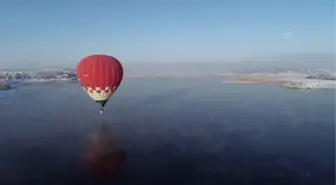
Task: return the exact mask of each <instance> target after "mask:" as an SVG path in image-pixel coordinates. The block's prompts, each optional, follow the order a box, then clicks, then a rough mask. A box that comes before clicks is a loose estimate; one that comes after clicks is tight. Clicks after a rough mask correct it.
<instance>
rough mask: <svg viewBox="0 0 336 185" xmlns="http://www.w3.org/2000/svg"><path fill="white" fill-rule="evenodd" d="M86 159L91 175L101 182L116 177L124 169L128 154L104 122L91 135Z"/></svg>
mask: <svg viewBox="0 0 336 185" xmlns="http://www.w3.org/2000/svg"><path fill="white" fill-rule="evenodd" d="M85 159H86V161H85V162H86V163H87V165H88V169H89V173H90V175H92V176H93V177H94V178H97V179H99V180H105V179H109V178H113V177H116V176H117V175H118V174H119V172H120V170H121V169H122V167H123V165H124V163H125V160H126V153H125V151H124V150H123V149H122V147H121V146H120V144H119V143H118V142H117V138H115V137H114V136H113V132H112V130H111V129H110V128H109V127H108V126H107V124H106V123H105V122H104V121H102V123H101V128H100V129H99V130H98V131H97V132H94V133H92V134H91V135H90V138H89V143H88V147H87V151H86V153H85Z"/></svg>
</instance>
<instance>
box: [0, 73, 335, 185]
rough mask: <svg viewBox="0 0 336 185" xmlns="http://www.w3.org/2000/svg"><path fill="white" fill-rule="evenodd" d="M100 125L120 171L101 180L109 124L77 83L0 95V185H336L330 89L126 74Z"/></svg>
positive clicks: (30, 87)
mask: <svg viewBox="0 0 336 185" xmlns="http://www.w3.org/2000/svg"><path fill="white" fill-rule="evenodd" d="M104 120H105V121H104V125H105V126H106V127H107V128H108V129H107V130H109V132H108V134H107V132H106V133H105V135H104V138H105V137H109V138H112V139H111V140H112V141H111V143H110V144H109V146H110V148H111V151H112V153H113V155H111V156H110V158H112V159H113V160H112V161H113V162H111V163H109V164H111V165H114V166H118V167H115V168H113V170H112V171H113V175H110V176H108V177H105V178H104V179H97V178H95V177H94V174H95V172H96V171H95V172H93V171H92V169H91V168H87V167H86V166H85V164H86V163H88V162H86V160H87V158H86V156H88V155H90V156H91V154H88V153H87V150H88V149H87V148H88V147H87V146H88V145H90V146H91V145H92V146H93V147H91V148H99V147H98V146H96V145H94V144H92V142H94V141H93V139H92V138H91V136H92V134H95V133H98V135H99V136H100V135H103V134H99V133H100V132H99V130H100V129H101V127H102V123H103V122H102V120H101V118H100V116H99V105H98V104H95V103H94V101H92V100H91V99H90V98H89V97H88V96H87V95H86V94H85V92H84V91H83V90H82V88H80V87H79V85H78V84H44V85H42V84H40V85H30V86H22V87H21V88H20V90H19V91H2V92H0V123H1V129H0V144H1V151H0V172H1V173H0V184H25V185H29V184H36V185H42V184H50V185H53V184H63V185H68V184H83V185H85V184H111V183H112V182H113V183H114V184H133V185H136V184H146V185H150V184H161V185H164V184H170V185H171V184H175V185H179V184H194V185H196V184H207V185H211V184H237V185H239V184H244V185H245V184H259V185H264V184H265V185H269V184H272V185H277V184H281V185H282V184H283V185H292V184H293V185H294V184H295V185H301V184H302V185H309V184H314V185H315V184H323V185H329V184H330V185H333V184H335V178H334V177H335V166H334V164H335V91H334V90H329V89H328V90H323V89H321V90H314V91H311V92H299V91H287V90H286V89H284V88H280V87H267V86H254V85H243V84H222V83H221V80H220V79H216V78H159V79H151V78H148V79H146V78H144V79H136V78H126V79H125V81H124V82H123V84H122V85H121V87H120V89H119V90H118V91H117V93H116V94H115V95H114V96H113V97H112V98H111V99H110V101H109V102H108V103H107V105H106V108H105V115H104ZM96 140H99V139H96ZM90 143H91V144H90ZM90 150H93V149H90ZM103 162H104V163H107V162H106V161H105V160H103ZM90 164H91V163H90ZM90 169H91V170H90Z"/></svg>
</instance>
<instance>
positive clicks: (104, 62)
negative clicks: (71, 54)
mask: <svg viewBox="0 0 336 185" xmlns="http://www.w3.org/2000/svg"><path fill="white" fill-rule="evenodd" d="M77 79H78V81H79V83H80V84H81V86H82V87H83V88H84V90H85V91H86V92H87V93H88V95H89V96H90V97H91V98H92V99H93V100H94V101H96V102H97V103H102V106H104V105H105V103H106V102H107V101H108V99H109V98H110V97H111V96H112V95H113V93H114V92H115V91H116V90H117V88H118V87H119V85H120V83H121V81H122V79H123V67H122V65H121V64H120V62H119V61H118V60H117V59H116V58H114V57H112V56H108V55H90V56H87V57H85V58H83V59H82V60H81V61H80V62H79V64H78V65H77Z"/></svg>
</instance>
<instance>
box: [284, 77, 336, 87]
mask: <svg viewBox="0 0 336 185" xmlns="http://www.w3.org/2000/svg"><path fill="white" fill-rule="evenodd" d="M279 80H284V81H288V82H295V83H303V84H305V85H306V86H309V87H312V88H336V81H332V80H318V79H305V78H297V77H283V78H279Z"/></svg>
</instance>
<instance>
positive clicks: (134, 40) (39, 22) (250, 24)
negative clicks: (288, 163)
mask: <svg viewBox="0 0 336 185" xmlns="http://www.w3.org/2000/svg"><path fill="white" fill-rule="evenodd" d="M287 28H288V29H291V30H293V31H294V33H295V34H294V37H293V38H291V39H285V38H283V36H282V32H283V30H285V29H287ZM0 30H1V31H0V52H1V53H0V68H3V67H17V66H34V65H37V66H38V65H44V66H48V65H56V64H57V65H64V66H67V67H71V66H74V65H76V63H77V62H78V60H79V59H80V58H82V57H84V56H86V55H88V54H92V53H106V54H110V55H114V56H116V57H117V58H119V59H120V60H121V61H123V62H125V63H132V62H134V63H135V62H193V61H197V62H208V61H223V62H226V61H235V60H244V59H248V58H251V57H262V56H265V57H266V56H271V55H281V54H287V53H326V52H334V51H335V2H334V1H333V0H319V1H318V0H263V1H262V0H204V1H199V0H167V1H165V0H160V1H159V0H141V1H140V0H132V1H131V0H119V1H116V0H96V1H89V0H87V1H85V0H83V1H75V0H72V1H70V0H57V1H56V0H54V1H52V0H32V1H27V0H20V1H19V0H16V1H11V0H3V1H1V2H0Z"/></svg>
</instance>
